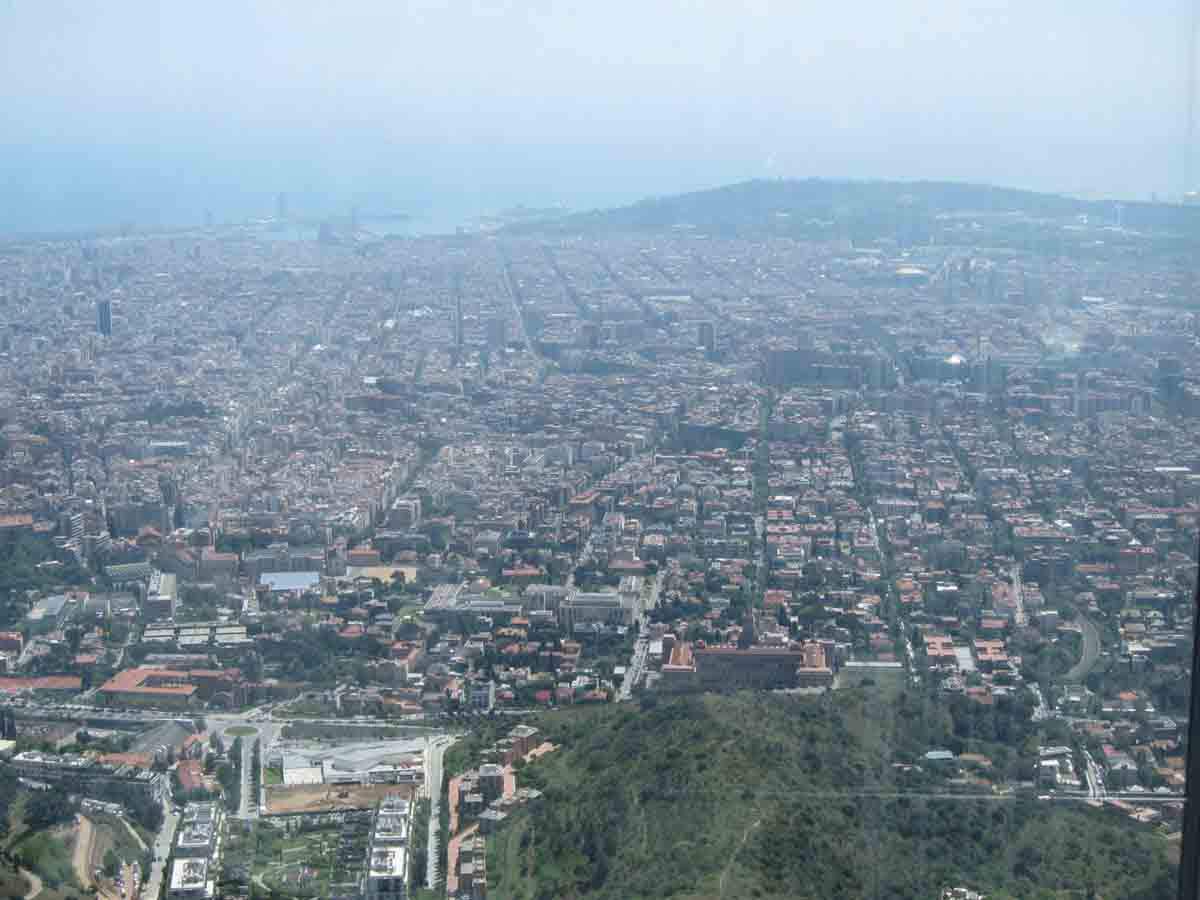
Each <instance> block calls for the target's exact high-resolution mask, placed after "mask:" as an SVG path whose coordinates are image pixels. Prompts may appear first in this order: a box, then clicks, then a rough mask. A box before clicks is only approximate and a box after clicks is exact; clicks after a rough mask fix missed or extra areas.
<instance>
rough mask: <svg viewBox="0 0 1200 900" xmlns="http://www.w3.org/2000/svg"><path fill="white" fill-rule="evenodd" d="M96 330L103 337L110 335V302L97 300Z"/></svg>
mask: <svg viewBox="0 0 1200 900" xmlns="http://www.w3.org/2000/svg"><path fill="white" fill-rule="evenodd" d="M96 330H97V331H99V332H100V333H101V334H102V335H104V336H105V337H110V336H111V335H112V301H111V300H99V301H97V302H96Z"/></svg>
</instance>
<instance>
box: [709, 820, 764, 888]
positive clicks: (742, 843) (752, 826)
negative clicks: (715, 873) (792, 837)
mask: <svg viewBox="0 0 1200 900" xmlns="http://www.w3.org/2000/svg"><path fill="white" fill-rule="evenodd" d="M761 824H762V819H755V820H754V821H753V822H751V823H750V825H749V826H747V828H746V830H745V831H744V832H743V833H742V839H741V841H740V842H739V843H738V846H737V849H736V850H734V851H733V855H732V856H731V857H729V862H727V863H726V864H725V868H724V869H722V870H721V880H720V882H718V887H719V891H718V896H720V897H724V896H725V878H726V877H727V876H728V875H729V870H730V869H731V868H732V867H733V861H734V860H735V859H737V855H738V854H739V853H741V852H742V848H743V847H745V846H746V841H748V840H749V839H750V832H752V831H753V830H754V829H755V828H757V827H758V826H759V825H761Z"/></svg>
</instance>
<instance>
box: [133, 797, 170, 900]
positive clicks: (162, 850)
mask: <svg viewBox="0 0 1200 900" xmlns="http://www.w3.org/2000/svg"><path fill="white" fill-rule="evenodd" d="M177 827H179V816H178V815H177V814H176V812H175V810H174V809H173V808H172V806H171V801H170V798H169V797H168V798H167V799H165V800H164V801H163V826H162V828H160V829H159V830H158V834H157V835H156V836H155V838H154V861H153V862H152V863H151V864H150V877H149V878H147V879H146V881H145V883H144V884H143V885H142V900H158V893H159V890H160V885H161V884H162V882H163V878H164V877H165V873H164V871H163V870H164V868H165V867H166V864H167V857H168V856H169V855H170V853H171V842H172V841H174V840H175V829H176V828H177Z"/></svg>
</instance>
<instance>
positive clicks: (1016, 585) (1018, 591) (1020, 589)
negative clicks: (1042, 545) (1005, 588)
mask: <svg viewBox="0 0 1200 900" xmlns="http://www.w3.org/2000/svg"><path fill="white" fill-rule="evenodd" d="M1011 574H1012V592H1013V604H1014V609H1015V612H1014V613H1013V622H1014V623H1015V624H1016V626H1017V627H1018V628H1024V627H1025V623H1026V622H1027V621H1028V618H1027V616H1026V615H1025V596H1024V595H1025V591H1024V585H1023V584H1022V583H1021V564H1020V563H1013V567H1012V570H1011Z"/></svg>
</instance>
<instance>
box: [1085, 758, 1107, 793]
mask: <svg viewBox="0 0 1200 900" xmlns="http://www.w3.org/2000/svg"><path fill="white" fill-rule="evenodd" d="M1083 761H1084V766H1085V771H1084V775H1085V776H1086V777H1087V784H1088V797H1090V798H1091V799H1093V800H1104V799H1105V798H1107V797H1108V788H1106V787H1105V786H1104V772H1103V771H1102V770H1101V768H1100V766H1099V765H1098V764H1097V763H1096V760H1095V759H1094V758H1093V757H1092V754H1091V752H1090V751H1088V750H1084V751H1083Z"/></svg>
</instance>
